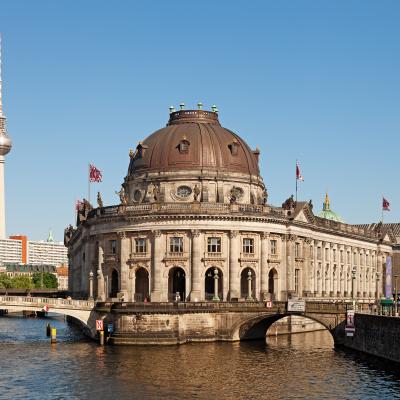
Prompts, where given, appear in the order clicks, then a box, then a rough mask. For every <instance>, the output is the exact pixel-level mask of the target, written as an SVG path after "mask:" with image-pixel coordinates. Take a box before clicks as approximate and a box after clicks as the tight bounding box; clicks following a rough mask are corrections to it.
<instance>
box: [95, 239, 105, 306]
mask: <svg viewBox="0 0 400 400" xmlns="http://www.w3.org/2000/svg"><path fill="white" fill-rule="evenodd" d="M98 253H99V259H98V265H97V299H96V300H97V301H105V299H106V295H105V288H104V276H103V262H104V250H103V246H102V245H101V244H100V242H99V244H98Z"/></svg>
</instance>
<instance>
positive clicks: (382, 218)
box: [381, 195, 383, 225]
mask: <svg viewBox="0 0 400 400" xmlns="http://www.w3.org/2000/svg"><path fill="white" fill-rule="evenodd" d="M381 222H382V225H383V195H382V218H381Z"/></svg>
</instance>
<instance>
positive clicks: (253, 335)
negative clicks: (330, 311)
mask: <svg viewBox="0 0 400 400" xmlns="http://www.w3.org/2000/svg"><path fill="white" fill-rule="evenodd" d="M294 315H297V316H300V317H304V318H308V319H310V320H312V321H315V322H317V323H319V324H321V325H322V326H323V327H324V328H326V330H327V331H328V332H329V333H330V334H331V335H332V338H333V340H334V342H335V343H336V342H337V331H338V329H337V328H338V326H339V325H343V324H344V322H343V321H341V320H340V321H333V320H332V321H331V320H327V319H326V318H321V317H320V316H319V315H314V314H307V313H303V314H293V313H279V314H271V313H265V314H261V315H257V316H252V317H248V318H245V319H242V320H240V321H238V322H237V323H236V324H234V325H233V326H232V329H231V339H232V340H235V341H238V340H240V341H242V340H264V339H265V337H266V334H267V331H268V329H269V328H270V327H271V325H272V324H273V323H274V322H277V321H279V320H280V319H283V318H285V317H289V316H294Z"/></svg>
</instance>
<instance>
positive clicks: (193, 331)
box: [96, 302, 349, 344]
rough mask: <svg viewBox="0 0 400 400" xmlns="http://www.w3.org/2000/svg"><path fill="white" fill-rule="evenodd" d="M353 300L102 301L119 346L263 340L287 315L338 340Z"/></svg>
mask: <svg viewBox="0 0 400 400" xmlns="http://www.w3.org/2000/svg"><path fill="white" fill-rule="evenodd" d="M348 306H349V303H344V302H341V303H332V302H326V303H324V302H307V303H306V310H305V312H288V311H287V306H286V303H285V302H276V303H274V305H273V306H272V307H271V308H267V307H266V304H265V303H263V302H243V303H240V302H239V303H238V302H236V303H234V302H198V303H194V302H188V303H107V302H105V303H97V305H96V310H97V311H98V312H99V313H101V314H104V315H107V317H106V322H109V323H113V326H114V328H115V331H114V333H113V335H112V337H111V338H110V340H111V343H114V344H180V343H186V342H197V341H239V340H254V339H263V340H265V335H266V332H267V330H268V328H269V327H270V326H271V325H272V324H273V323H274V322H276V321H278V320H279V319H281V318H284V317H287V316H290V315H299V316H303V317H307V318H310V319H312V320H314V321H316V322H319V323H320V324H321V325H323V326H324V327H325V328H326V329H327V330H328V331H329V332H330V333H331V334H332V337H333V339H334V341H335V343H338V342H339V341H340V340H339V339H340V338H341V337H342V336H343V333H344V321H345V318H346V309H347V307H348Z"/></svg>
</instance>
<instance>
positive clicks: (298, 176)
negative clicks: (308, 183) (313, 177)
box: [296, 161, 304, 182]
mask: <svg viewBox="0 0 400 400" xmlns="http://www.w3.org/2000/svg"><path fill="white" fill-rule="evenodd" d="M296 179H297V180H299V181H302V182H304V178H303V175H301V172H300V167H299V163H298V162H297V161H296Z"/></svg>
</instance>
